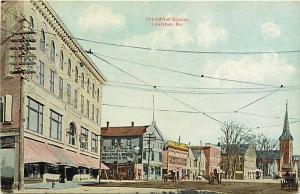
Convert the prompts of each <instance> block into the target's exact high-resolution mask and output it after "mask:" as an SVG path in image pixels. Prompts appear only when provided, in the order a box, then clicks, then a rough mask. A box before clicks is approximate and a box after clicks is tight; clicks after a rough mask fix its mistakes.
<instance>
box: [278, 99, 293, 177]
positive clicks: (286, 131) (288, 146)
mask: <svg viewBox="0 0 300 194" xmlns="http://www.w3.org/2000/svg"><path fill="white" fill-rule="evenodd" d="M293 141H294V138H293V136H292V135H291V132H290V128H289V117H288V105H287V103H286V110H285V117H284V124H283V130H282V134H281V135H280V137H279V152H280V163H279V172H280V174H281V175H283V173H285V172H286V171H291V170H292V168H293V158H292V157H293Z"/></svg>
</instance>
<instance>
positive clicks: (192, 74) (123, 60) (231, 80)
mask: <svg viewBox="0 0 300 194" xmlns="http://www.w3.org/2000/svg"><path fill="white" fill-rule="evenodd" d="M95 54H97V55H99V56H102V57H106V58H110V59H114V60H118V61H122V62H126V63H131V64H135V65H139V66H144V67H150V68H156V69H161V70H165V71H170V72H174V73H179V74H184V75H188V76H193V77H198V78H207V79H214V80H221V81H228V82H237V83H242V84H253V85H259V86H267V87H278V86H276V85H271V84H262V83H257V82H250V81H243V80H234V79H227V78H219V77H212V76H207V75H204V74H202V75H198V74H194V73H189V72H184V71H179V70H175V69H171V68H166V67H159V66H156V65H149V64H145V63H139V62H135V61H131V60H127V59H122V58H118V57H112V56H107V55H103V54H100V53H95Z"/></svg>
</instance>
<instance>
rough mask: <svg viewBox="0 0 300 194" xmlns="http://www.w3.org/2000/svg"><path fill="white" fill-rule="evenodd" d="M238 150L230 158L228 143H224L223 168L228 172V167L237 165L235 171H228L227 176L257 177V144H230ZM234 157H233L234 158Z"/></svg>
mask: <svg viewBox="0 0 300 194" xmlns="http://www.w3.org/2000/svg"><path fill="white" fill-rule="evenodd" d="M229 146H231V148H230V149H234V150H236V152H235V155H233V156H232V155H230V156H229V158H228V155H227V152H226V150H227V148H226V145H222V146H221V147H222V155H221V157H222V159H221V169H222V170H223V171H225V172H226V170H227V169H226V167H227V164H228V163H229V162H231V164H230V165H234V166H235V171H234V172H232V171H231V170H229V171H228V173H227V177H226V178H233V179H255V178H256V146H255V145H254V144H242V145H229ZM232 158H233V159H232Z"/></svg>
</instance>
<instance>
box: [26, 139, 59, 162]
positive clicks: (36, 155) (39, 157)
mask: <svg viewBox="0 0 300 194" xmlns="http://www.w3.org/2000/svg"><path fill="white" fill-rule="evenodd" d="M39 162H44V163H49V164H60V161H59V159H58V158H57V157H56V156H55V155H54V154H53V152H52V151H51V150H50V149H49V147H48V146H47V145H46V144H45V143H43V142H39V141H35V140H32V139H28V138H24V163H25V164H28V163H39Z"/></svg>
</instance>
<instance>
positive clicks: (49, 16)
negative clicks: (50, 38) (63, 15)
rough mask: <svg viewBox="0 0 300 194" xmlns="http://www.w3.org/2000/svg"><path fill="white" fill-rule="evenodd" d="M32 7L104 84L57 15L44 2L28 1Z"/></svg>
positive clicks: (94, 67) (101, 77) (98, 71)
mask: <svg viewBox="0 0 300 194" xmlns="http://www.w3.org/2000/svg"><path fill="white" fill-rule="evenodd" d="M30 2H31V3H32V4H33V6H34V7H36V9H37V10H38V11H39V12H40V13H41V15H42V16H43V17H44V18H45V20H46V21H47V22H48V23H49V25H50V26H51V27H52V28H53V30H54V31H55V32H56V34H57V35H58V36H59V37H60V38H61V39H62V40H63V41H64V42H65V44H66V45H67V46H68V47H69V48H70V50H71V51H72V52H73V53H74V54H75V56H76V57H78V58H79V59H80V61H81V62H82V63H83V65H84V66H86V67H87V68H88V69H89V71H90V72H92V74H94V76H95V77H96V78H97V79H98V80H99V81H100V82H101V83H103V84H104V83H105V82H106V78H105V77H104V75H103V74H102V73H101V71H100V70H99V69H98V68H97V67H96V65H95V63H94V62H93V61H92V60H91V59H90V57H89V56H88V55H87V53H86V52H85V50H84V49H83V48H82V47H81V46H80V44H79V43H78V42H77V41H76V40H75V39H74V38H73V37H74V36H73V35H72V33H71V32H70V31H69V30H68V29H67V27H66V26H65V24H64V23H63V21H62V20H61V19H60V18H59V16H58V14H57V13H56V12H55V11H54V9H53V8H52V7H51V6H50V4H49V3H48V2H46V1H43V0H39V1H34V0H31V1H30Z"/></svg>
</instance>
